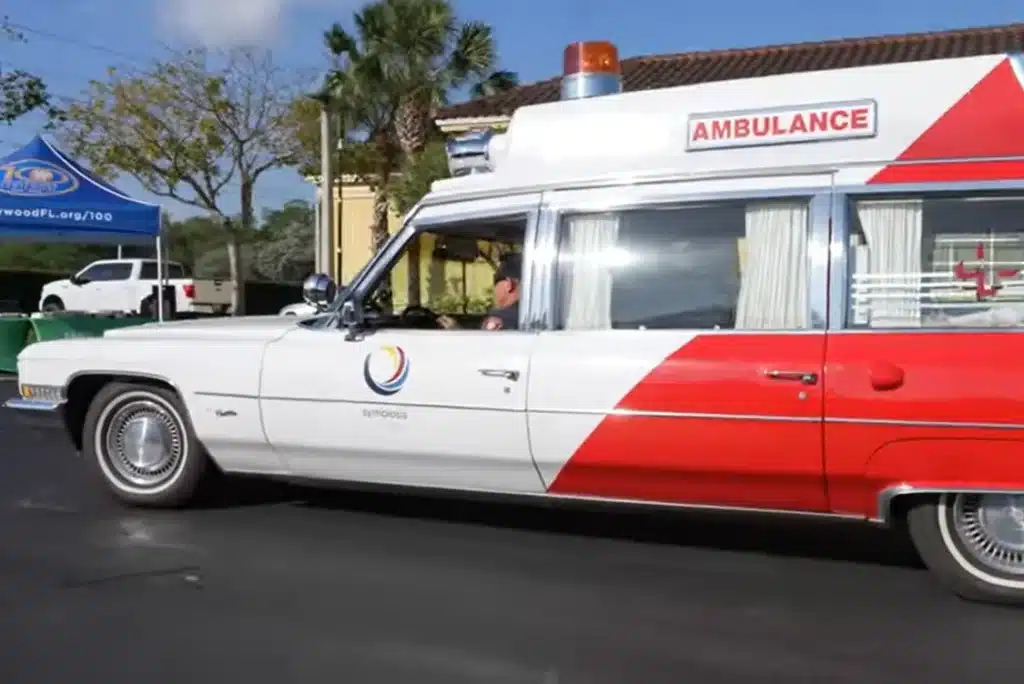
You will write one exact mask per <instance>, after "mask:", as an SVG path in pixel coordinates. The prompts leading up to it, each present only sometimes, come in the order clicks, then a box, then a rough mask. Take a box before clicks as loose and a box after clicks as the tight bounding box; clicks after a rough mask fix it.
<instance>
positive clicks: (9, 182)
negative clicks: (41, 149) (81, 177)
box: [0, 159, 78, 197]
mask: <svg viewBox="0 0 1024 684" xmlns="http://www.w3.org/2000/svg"><path fill="white" fill-rule="evenodd" d="M77 189H78V179H77V178H75V177H74V176H72V175H71V174H70V173H69V172H68V171H67V170H66V169H62V168H60V167H59V166H54V165H53V164H51V163H49V162H45V161H42V160H40V159H21V160H19V161H14V162H8V163H7V164H4V165H2V166H0V192H2V193H4V194H5V195H14V196H15V197H52V196H54V195H63V194H66V193H69V192H73V191H75V190H77Z"/></svg>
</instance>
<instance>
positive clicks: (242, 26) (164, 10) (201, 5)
mask: <svg viewBox="0 0 1024 684" xmlns="http://www.w3.org/2000/svg"><path fill="white" fill-rule="evenodd" d="M345 4H347V3H344V2H341V3H339V2H337V1H336V0H335V2H330V0H161V2H160V13H159V19H160V21H161V23H162V24H163V25H164V26H165V27H166V28H169V29H171V31H173V32H174V33H176V34H177V35H179V36H180V37H182V38H185V39H187V40H190V41H196V42H199V43H201V44H203V45H205V46H207V47H233V46H238V45H265V44H267V43H269V42H271V41H273V40H274V38H276V37H277V36H278V34H279V32H280V31H281V29H282V25H283V23H284V22H285V21H286V18H287V17H286V15H287V14H288V13H289V12H290V11H292V10H295V9H301V8H309V7H313V8H321V7H330V6H332V5H333V6H339V5H342V6H343V5H345Z"/></svg>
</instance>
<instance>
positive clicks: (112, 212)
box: [0, 136, 166, 320]
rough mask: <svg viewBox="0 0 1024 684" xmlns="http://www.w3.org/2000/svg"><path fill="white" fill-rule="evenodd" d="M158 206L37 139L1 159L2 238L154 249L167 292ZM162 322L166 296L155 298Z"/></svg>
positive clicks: (0, 238) (159, 279)
mask: <svg viewBox="0 0 1024 684" xmlns="http://www.w3.org/2000/svg"><path fill="white" fill-rule="evenodd" d="M161 229H162V226H161V213H160V206H159V205H157V204H150V203H149V202H142V201H140V200H136V199H132V198H131V197H129V196H128V195H126V194H124V193H123V192H121V191H120V190H118V189H117V188H115V187H114V186H113V185H110V184H109V183H107V182H105V181H103V180H102V179H100V178H98V177H96V176H95V175H93V174H92V173H91V172H90V171H89V170H88V169H86V168H85V167H83V166H80V165H79V164H77V163H76V162H75V161H74V160H72V159H70V158H69V157H67V156H65V155H64V154H62V153H61V152H60V151H59V150H58V149H57V148H56V147H54V146H53V145H51V144H50V143H49V142H47V141H46V140H44V139H43V138H42V137H41V136H36V137H35V138H34V139H33V140H32V141H31V142H30V143H28V144H27V145H25V146H24V147H22V148H21V149H20V150H18V151H16V152H13V153H11V154H9V155H7V156H6V157H4V158H3V159H0V240H15V241H31V242H77V243H80V244H115V245H124V244H148V243H149V242H150V241H153V242H154V243H155V245H156V256H157V280H158V282H159V284H160V285H161V287H160V288H159V290H160V291H161V292H162V291H163V287H162V286H163V284H164V280H165V279H164V273H165V272H166V269H165V268H164V258H163V249H162V240H161ZM157 317H158V319H159V320H163V318H164V298H163V297H162V296H161V297H157Z"/></svg>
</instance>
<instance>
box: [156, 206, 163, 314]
mask: <svg viewBox="0 0 1024 684" xmlns="http://www.w3.org/2000/svg"><path fill="white" fill-rule="evenodd" d="M163 223H164V217H163V215H162V214H161V216H160V230H158V231H157V233H156V320H157V321H159V322H161V323H163V320H164V249H163V242H164V240H163V237H164V226H163Z"/></svg>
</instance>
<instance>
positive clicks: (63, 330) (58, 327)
mask: <svg viewBox="0 0 1024 684" xmlns="http://www.w3.org/2000/svg"><path fill="white" fill-rule="evenodd" d="M152 322H153V319H151V318H143V317H141V316H125V317H117V318H115V317H99V316H90V315H88V314H57V315H53V316H40V317H36V318H28V317H14V316H12V317H0V372H4V373H14V372H16V371H17V359H18V354H19V353H20V352H21V350H22V349H24V348H25V347H27V346H28V345H30V344H33V343H35V342H45V341H47V340H66V339H69V338H74V337H101V336H102V335H103V333H104V331H106V330H113V329H115V328H126V327H128V326H132V325H142V324H143V323H152Z"/></svg>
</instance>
